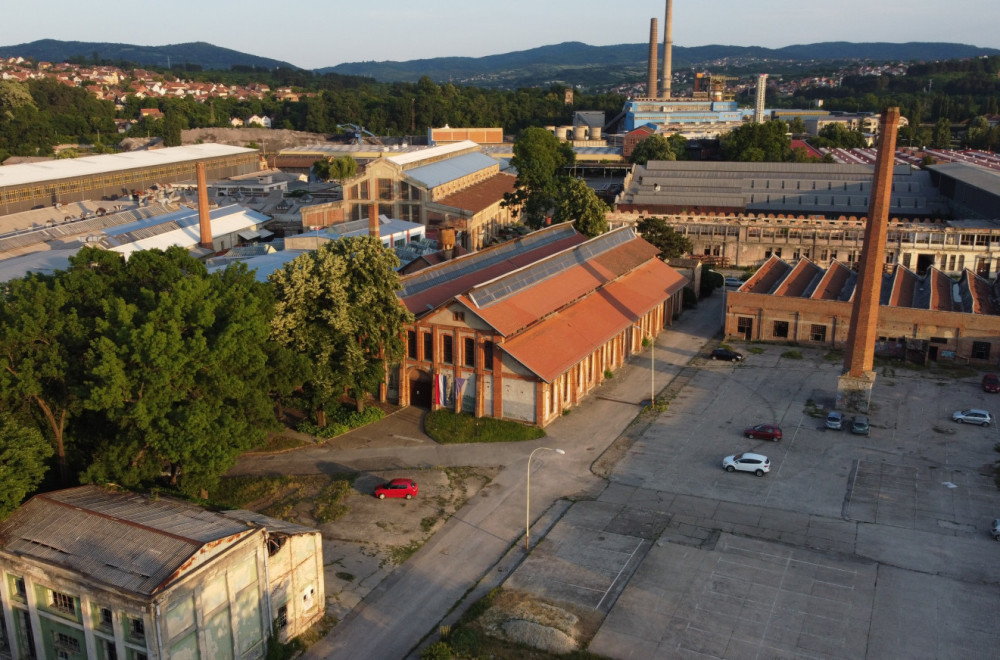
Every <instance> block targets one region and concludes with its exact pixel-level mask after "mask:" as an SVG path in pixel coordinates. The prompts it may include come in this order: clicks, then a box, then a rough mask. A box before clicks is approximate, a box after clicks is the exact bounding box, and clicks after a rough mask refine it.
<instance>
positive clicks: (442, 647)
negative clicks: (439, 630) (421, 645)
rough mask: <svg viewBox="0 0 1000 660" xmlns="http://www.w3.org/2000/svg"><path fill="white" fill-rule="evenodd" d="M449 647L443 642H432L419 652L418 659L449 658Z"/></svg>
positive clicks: (446, 659) (448, 659)
mask: <svg viewBox="0 0 1000 660" xmlns="http://www.w3.org/2000/svg"><path fill="white" fill-rule="evenodd" d="M452 657H453V656H452V653H451V647H450V646H448V645H447V644H446V643H444V642H434V643H433V644H431V645H430V646H428V647H427V648H425V649H424V650H423V651H421V652H420V660H451V659H452Z"/></svg>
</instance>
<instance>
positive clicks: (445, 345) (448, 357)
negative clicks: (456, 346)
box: [441, 335, 455, 364]
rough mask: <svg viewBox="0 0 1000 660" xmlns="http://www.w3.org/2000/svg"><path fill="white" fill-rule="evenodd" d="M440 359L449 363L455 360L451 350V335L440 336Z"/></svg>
mask: <svg viewBox="0 0 1000 660" xmlns="http://www.w3.org/2000/svg"><path fill="white" fill-rule="evenodd" d="M441 361H442V362H444V363H445V364H451V363H453V362H454V361H455V354H454V352H453V351H452V336H451V335H443V336H442V337H441Z"/></svg>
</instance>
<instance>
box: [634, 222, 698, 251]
mask: <svg viewBox="0 0 1000 660" xmlns="http://www.w3.org/2000/svg"><path fill="white" fill-rule="evenodd" d="M635 228H636V231H638V232H639V233H640V234H641V235H642V237H643V238H644V239H645V240H646V241H648V242H650V243H652V244H653V245H655V246H656V247H658V248H660V254H659V255H658V256H659V257H660V259H671V258H675V257H683V256H684V255H686V254H690V253H691V250H692V249H694V243H692V242H691V239H690V238H688V237H687V236H685V235H684V234H681V233H678V232H676V231H674V229H673V228H672V227H670V226H669V225H667V221H666V220H664V219H663V218H655V217H654V218H643V219H642V220H640V221H639V222H638V223H637V224H636V226H635Z"/></svg>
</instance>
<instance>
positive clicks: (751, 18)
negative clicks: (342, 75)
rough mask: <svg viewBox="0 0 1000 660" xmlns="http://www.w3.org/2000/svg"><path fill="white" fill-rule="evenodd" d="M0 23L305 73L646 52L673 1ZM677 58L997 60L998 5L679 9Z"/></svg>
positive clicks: (690, 0) (13, 38)
mask: <svg viewBox="0 0 1000 660" xmlns="http://www.w3.org/2000/svg"><path fill="white" fill-rule="evenodd" d="M22 6H23V7H24V9H23V11H19V12H17V16H16V18H14V17H11V16H10V14H9V13H8V15H7V16H6V17H5V18H4V20H3V21H2V22H0V46H13V45H16V44H22V43H27V42H31V41H36V40H38V39H59V40H63V41H90V42H114V43H128V44H139V45H146V46H161V45H166V44H178V43H185V42H192V41H204V42H208V43H211V44H214V45H216V46H222V47H225V48H231V49H233V50H238V51H241V52H244V53H248V54H252V55H259V56H262V57H269V58H273V59H276V60H282V61H285V62H289V63H291V64H294V65H295V66H299V67H302V68H306V69H316V68H321V67H326V66H335V65H337V64H341V63H343V62H360V61H372V60H377V61H384V60H396V61H404V60H415V59H425V58H431V57H451V56H466V57H482V56H485V55H495V54H498V53H509V52H512V51H518V50H525V49H528V48H535V47H538V46H547V45H552V44H558V43H562V42H564V41H581V42H583V43H586V44H590V45H593V46H604V45H611V44H621V43H645V42H647V41H648V39H649V19H650V18H652V17H654V16H655V17H657V18H658V19H659V22H660V34H661V41H662V33H663V24H664V9H665V2H664V0H624V1H623V2H622V1H619V2H614V1H611V2H609V1H608V0H502V1H501V2H496V1H495V0H494V1H491V2H484V1H483V0H417V1H414V0H409V1H404V0H378V1H377V2H372V1H370V0H369V1H367V2H365V1H361V2H359V1H358V0H321V1H320V2H299V3H280V2H274V0H267V1H265V0H240V1H238V2H237V1H234V0H199V1H195V0H170V1H168V2H164V3H156V4H155V5H154V6H148V5H143V6H139V5H135V4H133V5H129V4H122V3H121V2H114V3H112V2H109V1H108V0H92V1H91V2H80V0H39V2H38V4H34V3H31V4H30V7H31V8H30V9H29V8H28V6H27V5H22ZM673 14H674V29H673V41H674V45H675V46H704V45H708V44H722V45H733V46H765V47H769V48H780V47H782V46H790V45H793V44H808V43H817V42H823V41H853V42H871V41H886V42H895V43H902V42H908V41H934V42H952V43H963V44H970V45H974V46H984V47H990V48H998V49H1000V29H998V25H1000V2H996V0H950V1H949V2H947V3H943V2H940V0H838V1H836V2H817V1H816V0H756V1H752V0H674V9H673Z"/></svg>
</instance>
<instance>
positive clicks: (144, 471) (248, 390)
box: [66, 247, 275, 494]
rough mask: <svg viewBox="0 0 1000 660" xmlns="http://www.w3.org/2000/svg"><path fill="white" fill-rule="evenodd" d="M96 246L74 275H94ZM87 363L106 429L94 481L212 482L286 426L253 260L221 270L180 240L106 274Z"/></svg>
mask: <svg viewBox="0 0 1000 660" xmlns="http://www.w3.org/2000/svg"><path fill="white" fill-rule="evenodd" d="M96 252H99V250H95V249H90V248H86V249H84V250H81V252H80V253H79V255H78V256H77V257H76V258H74V260H73V267H72V268H71V269H70V271H68V272H67V274H66V277H67V278H74V277H80V278H82V279H87V280H90V281H91V286H93V284H94V282H93V280H94V278H93V276H92V269H91V268H90V267H89V262H90V259H91V258H92V257H94V256H97V255H96V254H94V253H96ZM97 279H98V280H99V282H98V284H103V285H104V286H105V287H106V291H107V293H106V296H105V298H104V299H103V301H102V302H101V308H102V314H101V316H100V318H98V319H96V323H95V328H94V336H93V338H92V339H91V342H90V348H89V349H88V350H87V351H86V352H85V353H84V355H83V360H82V361H83V362H84V363H85V364H86V365H87V366H86V368H87V372H88V395H87V398H86V401H85V406H86V408H87V411H88V413H89V415H90V419H91V423H92V424H93V426H94V427H96V428H95V429H94V430H96V431H99V433H95V434H94V435H93V436H92V437H91V438H90V443H91V444H90V445H89V448H90V451H91V453H92V462H91V464H90V466H89V467H88V468H87V469H86V470H85V471H84V472H83V474H82V475H81V478H82V479H83V480H85V481H94V482H104V481H114V482H116V483H120V484H122V485H125V486H129V487H136V486H140V485H148V484H150V483H151V482H153V481H154V480H156V479H158V478H159V477H160V475H161V474H163V473H164V472H166V473H167V474H168V475H169V479H170V483H171V485H172V486H174V487H177V488H180V489H181V490H182V491H184V492H187V493H191V494H194V493H198V492H199V491H200V490H202V489H207V488H210V487H211V486H212V485H214V483H215V482H216V480H217V479H218V477H219V476H220V475H221V474H222V473H223V472H225V471H226V470H227V469H229V467H231V466H232V464H233V463H234V462H235V460H236V457H237V456H238V455H239V454H240V453H242V452H244V451H246V450H248V449H251V448H253V447H255V446H259V445H260V444H261V443H262V442H263V439H264V436H265V433H266V432H267V430H268V429H270V428H273V427H274V426H275V422H274V417H273V410H272V405H271V402H270V401H269V400H268V398H267V396H266V394H267V387H266V364H267V354H266V352H265V349H264V343H265V342H266V340H267V337H268V334H269V330H270V328H269V319H270V313H271V310H270V308H269V306H268V305H269V302H268V301H269V300H270V299H269V297H268V296H267V295H266V294H265V293H264V292H263V289H264V286H265V285H262V284H260V283H258V282H257V281H256V279H255V278H254V276H253V275H252V274H251V273H248V272H247V271H246V268H245V266H243V265H238V266H233V267H230V268H228V269H226V270H225V271H222V272H221V273H218V274H213V275H209V274H208V273H207V272H206V270H205V266H204V265H203V264H202V263H201V262H199V261H198V260H197V259H195V258H193V257H192V256H190V254H189V253H188V252H187V251H186V250H184V249H182V248H179V247H171V248H169V249H168V250H167V251H166V252H161V251H159V250H145V251H141V252H137V253H134V254H133V255H131V256H130V258H129V259H128V261H127V262H124V263H123V264H121V266H120V267H119V268H118V269H106V270H99V273H98V278H97Z"/></svg>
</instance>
